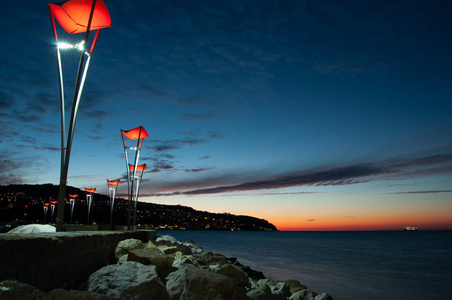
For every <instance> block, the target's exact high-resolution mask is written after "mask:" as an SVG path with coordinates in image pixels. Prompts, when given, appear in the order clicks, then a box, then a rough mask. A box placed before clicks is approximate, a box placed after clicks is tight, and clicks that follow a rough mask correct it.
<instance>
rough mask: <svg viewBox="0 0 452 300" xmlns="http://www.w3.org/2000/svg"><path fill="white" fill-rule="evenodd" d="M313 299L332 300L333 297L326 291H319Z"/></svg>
mask: <svg viewBox="0 0 452 300" xmlns="http://www.w3.org/2000/svg"><path fill="white" fill-rule="evenodd" d="M314 300H333V297H331V296H330V295H328V294H327V293H321V294H318V295H317V296H315V298H314Z"/></svg>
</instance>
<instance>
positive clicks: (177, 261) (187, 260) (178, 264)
mask: <svg viewBox="0 0 452 300" xmlns="http://www.w3.org/2000/svg"><path fill="white" fill-rule="evenodd" d="M185 264H191V265H194V264H195V263H194V262H193V261H192V260H191V259H190V258H188V257H183V258H181V259H175V260H174V262H173V265H172V266H173V267H175V268H180V267H181V266H183V265H185Z"/></svg>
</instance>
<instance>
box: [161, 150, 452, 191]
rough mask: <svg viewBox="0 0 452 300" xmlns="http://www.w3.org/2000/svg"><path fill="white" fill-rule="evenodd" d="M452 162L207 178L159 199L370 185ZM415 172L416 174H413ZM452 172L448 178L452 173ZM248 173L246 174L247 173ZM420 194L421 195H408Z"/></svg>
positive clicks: (433, 159)
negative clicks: (236, 177)
mask: <svg viewBox="0 0 452 300" xmlns="http://www.w3.org/2000/svg"><path fill="white" fill-rule="evenodd" d="M451 161H452V155H450V154H440V155H433V156H425V157H419V158H411V159H405V158H399V159H389V160H385V161H380V162H374V163H360V164H354V165H350V166H344V167H334V168H329V169H324V170H311V171H299V172H294V173H287V174H282V175H280V176H274V177H267V178H266V177H263V178H262V179H259V180H252V179H248V180H246V178H250V176H247V175H243V178H244V179H242V180H241V182H239V183H237V184H231V185H224V184H221V183H222V182H226V181H232V178H233V176H236V174H231V175H230V176H227V175H225V176H223V177H218V178H217V180H215V179H214V178H212V177H210V181H208V180H207V179H206V178H200V179H198V181H199V182H198V183H196V182H191V183H188V182H185V183H180V186H203V185H204V187H203V188H198V189H191V190H185V191H177V192H170V193H162V194H159V195H156V196H167V195H202V194H218V193H231V192H243V191H258V190H267V189H278V188H289V187H297V186H343V185H351V184H359V183H365V182H370V181H373V180H381V179H383V180H387V179H394V178H396V179H403V178H406V177H411V176H414V174H416V173H418V174H421V175H420V176H425V175H427V173H428V172H430V173H431V174H436V172H437V169H436V168H435V167H434V166H435V165H438V164H440V165H441V167H439V168H440V169H441V168H442V164H445V163H449V162H451ZM422 167H428V169H427V171H425V169H424V172H421V171H420V169H421V168H422ZM450 167H452V166H450ZM412 168H415V171H413V170H412ZM448 170H449V174H450V173H451V172H452V170H450V168H449V169H448ZM244 173H246V172H244ZM427 192H430V193H433V192H450V190H442V191H424V192H422V193H427ZM405 193H418V192H405Z"/></svg>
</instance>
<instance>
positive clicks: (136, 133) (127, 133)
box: [121, 126, 149, 230]
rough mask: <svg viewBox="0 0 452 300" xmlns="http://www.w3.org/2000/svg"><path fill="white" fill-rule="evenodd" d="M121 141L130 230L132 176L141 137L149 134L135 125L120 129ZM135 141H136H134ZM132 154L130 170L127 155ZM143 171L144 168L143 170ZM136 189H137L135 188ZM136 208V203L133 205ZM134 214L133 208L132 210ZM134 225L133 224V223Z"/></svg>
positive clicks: (132, 196) (133, 175) (134, 171)
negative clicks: (124, 163)
mask: <svg viewBox="0 0 452 300" xmlns="http://www.w3.org/2000/svg"><path fill="white" fill-rule="evenodd" d="M121 136H122V142H123V145H124V155H125V159H126V172H127V185H128V196H129V199H128V205H127V228H128V229H129V230H130V229H131V227H130V218H131V211H132V202H133V201H134V199H133V198H134V181H135V180H134V178H135V177H136V172H137V171H138V170H137V167H138V160H139V158H140V152H141V146H142V145H143V139H144V138H147V137H149V134H148V133H147V132H146V130H145V129H144V127H143V126H139V127H136V128H134V129H130V130H122V129H121ZM135 141H136V143H135ZM133 154H135V157H134V158H133V160H132V161H131V162H132V164H131V165H132V166H133V169H132V171H130V167H129V165H130V163H129V156H130V158H131V159H132V157H133ZM143 171H144V170H143ZM142 175H143V174H141V176H142ZM137 191H138V189H137ZM134 207H135V209H136V205H135V206H134ZM134 215H135V210H134ZM134 226H135V224H134Z"/></svg>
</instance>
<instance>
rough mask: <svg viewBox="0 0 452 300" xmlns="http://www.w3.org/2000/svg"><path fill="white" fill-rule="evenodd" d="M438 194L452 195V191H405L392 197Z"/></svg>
mask: <svg viewBox="0 0 452 300" xmlns="http://www.w3.org/2000/svg"><path fill="white" fill-rule="evenodd" d="M438 193H452V190H430V191H405V192H396V193H390V194H392V195H402V194H438Z"/></svg>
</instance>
